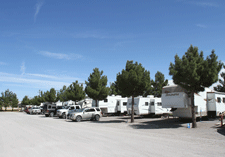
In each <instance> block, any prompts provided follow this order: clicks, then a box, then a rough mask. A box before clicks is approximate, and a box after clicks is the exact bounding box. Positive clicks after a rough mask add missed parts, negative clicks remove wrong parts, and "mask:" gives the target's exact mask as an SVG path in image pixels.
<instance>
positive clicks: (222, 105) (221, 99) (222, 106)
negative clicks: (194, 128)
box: [207, 92, 225, 117]
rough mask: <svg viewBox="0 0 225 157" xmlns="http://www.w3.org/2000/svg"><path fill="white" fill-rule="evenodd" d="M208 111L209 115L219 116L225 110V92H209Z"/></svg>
mask: <svg viewBox="0 0 225 157" xmlns="http://www.w3.org/2000/svg"><path fill="white" fill-rule="evenodd" d="M207 111H208V116H209V117H215V116H219V115H220V114H221V113H224V112H225V93H222V92H207Z"/></svg>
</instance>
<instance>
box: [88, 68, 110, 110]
mask: <svg viewBox="0 0 225 157" xmlns="http://www.w3.org/2000/svg"><path fill="white" fill-rule="evenodd" d="M107 81H108V79H107V76H105V75H103V71H99V69H98V68H95V69H93V73H91V74H90V76H89V77H88V81H85V84H86V87H85V92H86V94H87V95H88V96H89V97H90V98H92V99H93V100H95V103H96V106H98V101H99V100H104V99H106V98H107V96H108V95H109V87H106V85H107Z"/></svg>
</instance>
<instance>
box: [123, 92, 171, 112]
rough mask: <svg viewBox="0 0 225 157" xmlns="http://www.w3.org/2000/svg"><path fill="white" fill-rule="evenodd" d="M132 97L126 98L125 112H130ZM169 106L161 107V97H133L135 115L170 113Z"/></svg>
mask: <svg viewBox="0 0 225 157" xmlns="http://www.w3.org/2000/svg"><path fill="white" fill-rule="evenodd" d="M131 110H132V98H131V97H130V98H129V99H128V104H127V112H128V114H131ZM170 113H171V111H170V108H162V101H161V98H158V97H154V96H153V95H148V96H147V97H142V96H138V97H135V98H134V114H135V115H163V114H170Z"/></svg>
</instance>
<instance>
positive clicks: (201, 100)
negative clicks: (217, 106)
mask: <svg viewBox="0 0 225 157" xmlns="http://www.w3.org/2000/svg"><path fill="white" fill-rule="evenodd" d="M207 92H212V90H210V89H209V88H205V90H204V91H203V92H199V93H195V94H194V103H195V113H196V117H201V116H207ZM162 107H163V108H172V112H173V116H175V117H180V118H191V117H192V113H191V98H190V97H188V95H187V91H186V90H185V89H184V88H182V87H180V86H178V85H173V86H164V87H163V89H162Z"/></svg>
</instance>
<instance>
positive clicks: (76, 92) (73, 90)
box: [64, 81, 85, 102]
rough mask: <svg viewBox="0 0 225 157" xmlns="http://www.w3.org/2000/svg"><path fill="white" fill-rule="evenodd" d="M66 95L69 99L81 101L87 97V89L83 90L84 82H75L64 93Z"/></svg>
mask: <svg viewBox="0 0 225 157" xmlns="http://www.w3.org/2000/svg"><path fill="white" fill-rule="evenodd" d="M64 96H65V97H66V98H67V99H68V100H73V101H75V102H76V101H79V100H82V99H84V98H85V91H84V90H83V84H79V83H78V81H76V82H73V83H72V84H71V85H70V86H69V87H68V88H67V90H66V92H65V93H64Z"/></svg>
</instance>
